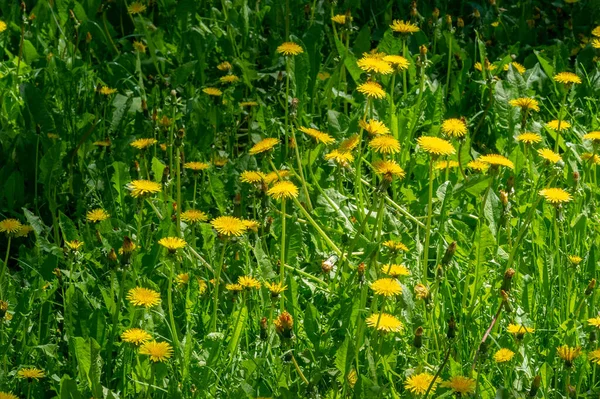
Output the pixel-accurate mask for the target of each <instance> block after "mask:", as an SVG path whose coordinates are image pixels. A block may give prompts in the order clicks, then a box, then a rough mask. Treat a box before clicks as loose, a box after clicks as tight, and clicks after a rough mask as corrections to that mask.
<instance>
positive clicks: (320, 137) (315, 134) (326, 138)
mask: <svg viewBox="0 0 600 399" xmlns="http://www.w3.org/2000/svg"><path fill="white" fill-rule="evenodd" d="M300 131H301V132H304V133H305V134H306V135H307V136H310V137H312V138H313V139H315V141H316V142H317V143H323V144H331V143H333V142H335V139H334V138H333V137H331V136H330V135H328V134H327V133H323V132H320V131H318V130H317V129H313V128H312V127H300Z"/></svg>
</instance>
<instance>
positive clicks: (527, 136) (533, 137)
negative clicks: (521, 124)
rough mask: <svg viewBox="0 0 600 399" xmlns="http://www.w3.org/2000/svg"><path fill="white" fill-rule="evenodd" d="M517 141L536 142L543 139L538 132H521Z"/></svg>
mask: <svg viewBox="0 0 600 399" xmlns="http://www.w3.org/2000/svg"><path fill="white" fill-rule="evenodd" d="M517 141H520V142H522V143H525V144H536V143H540V142H541V141H542V136H540V135H539V134H537V133H528V132H526V133H521V134H519V135H518V136H517Z"/></svg>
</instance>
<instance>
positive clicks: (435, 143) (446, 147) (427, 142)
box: [417, 136, 456, 155]
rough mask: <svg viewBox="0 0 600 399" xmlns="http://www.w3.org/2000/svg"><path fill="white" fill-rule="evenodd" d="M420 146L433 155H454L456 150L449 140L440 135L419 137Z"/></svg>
mask: <svg viewBox="0 0 600 399" xmlns="http://www.w3.org/2000/svg"><path fill="white" fill-rule="evenodd" d="M417 143H418V144H419V146H420V147H421V148H422V149H423V150H424V151H425V152H427V153H429V154H433V155H452V154H454V153H456V150H455V149H454V147H453V146H452V144H450V142H449V141H446V140H444V139H441V138H439V137H432V136H421V137H419V138H418V139H417Z"/></svg>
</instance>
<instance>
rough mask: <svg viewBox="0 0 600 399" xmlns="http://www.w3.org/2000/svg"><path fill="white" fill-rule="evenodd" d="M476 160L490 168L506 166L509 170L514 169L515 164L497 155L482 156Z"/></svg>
mask: <svg viewBox="0 0 600 399" xmlns="http://www.w3.org/2000/svg"><path fill="white" fill-rule="evenodd" d="M477 160H478V161H480V162H484V163H487V164H488V165H490V166H506V167H507V168H511V169H514V168H515V164H514V163H512V161H511V160H509V159H508V158H506V157H505V156H503V155H499V154H489V155H482V156H480V157H479V158H477Z"/></svg>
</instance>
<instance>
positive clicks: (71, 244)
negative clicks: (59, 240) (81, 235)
mask: <svg viewBox="0 0 600 399" xmlns="http://www.w3.org/2000/svg"><path fill="white" fill-rule="evenodd" d="M65 245H66V246H67V248H69V249H70V250H71V251H74V252H77V251H79V250H80V249H81V248H82V247H83V242H82V241H79V240H73V241H65Z"/></svg>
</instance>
